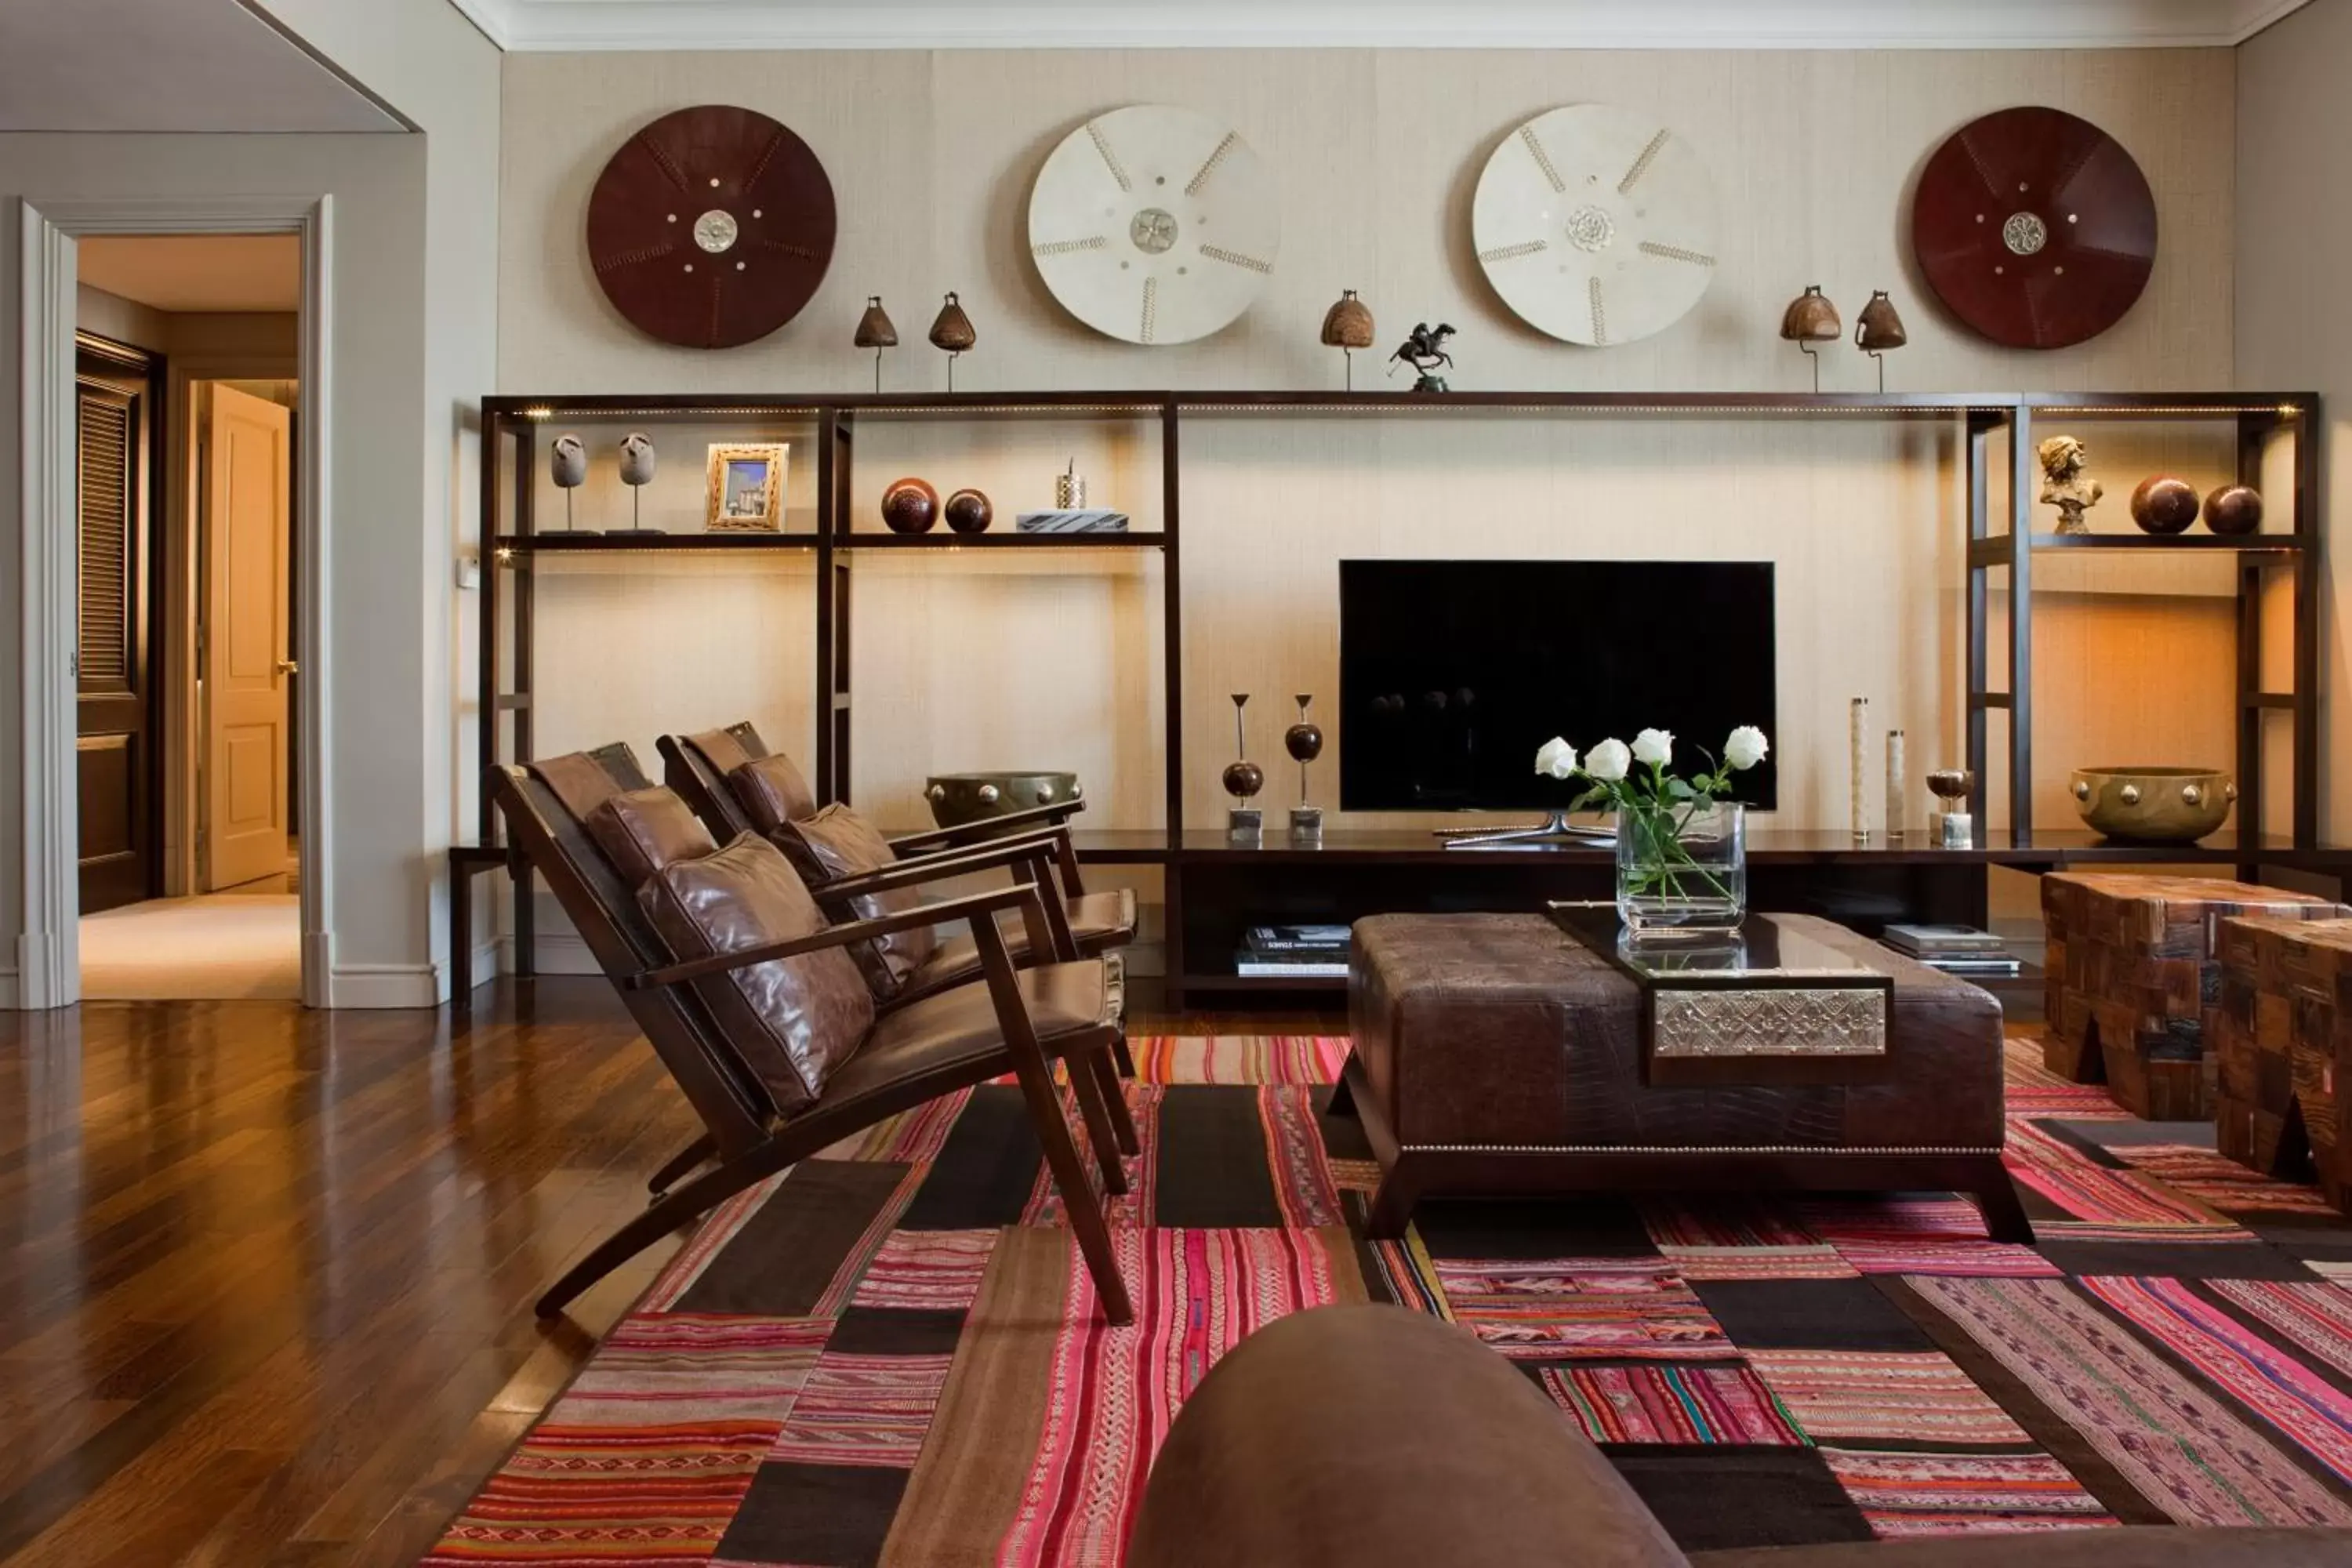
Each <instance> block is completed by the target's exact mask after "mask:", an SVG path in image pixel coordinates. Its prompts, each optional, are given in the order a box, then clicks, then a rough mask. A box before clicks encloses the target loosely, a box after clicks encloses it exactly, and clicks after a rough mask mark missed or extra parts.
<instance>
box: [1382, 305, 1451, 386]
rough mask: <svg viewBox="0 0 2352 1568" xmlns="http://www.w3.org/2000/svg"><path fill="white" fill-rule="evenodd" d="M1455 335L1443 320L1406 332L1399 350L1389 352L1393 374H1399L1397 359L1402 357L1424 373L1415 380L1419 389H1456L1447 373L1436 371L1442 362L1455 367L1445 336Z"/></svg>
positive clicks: (1390, 369) (1425, 322) (1449, 368)
mask: <svg viewBox="0 0 2352 1568" xmlns="http://www.w3.org/2000/svg"><path fill="white" fill-rule="evenodd" d="M1453 335H1454V329H1453V328H1452V327H1450V326H1448V325H1446V324H1445V323H1444V322H1443V321H1440V322H1439V323H1438V324H1437V325H1435V326H1431V325H1430V324H1429V323H1428V322H1427V321H1423V322H1421V323H1419V324H1418V325H1416V326H1415V327H1414V328H1413V329H1412V331H1411V332H1409V333H1407V334H1406V336H1405V340H1404V342H1403V343H1402V345H1400V346H1399V347H1398V349H1397V352H1396V353H1392V354H1391V355H1389V374H1391V375H1393V374H1396V366H1397V363H1398V362H1399V361H1400V360H1402V362H1403V363H1406V364H1409V365H1411V366H1412V368H1413V369H1414V370H1416V371H1418V372H1419V373H1420V377H1419V379H1418V380H1416V381H1415V382H1414V383H1413V384H1412V389H1413V390H1414V391H1415V392H1446V391H1450V390H1452V389H1451V388H1449V387H1448V386H1447V385H1446V384H1445V380H1444V377H1443V376H1439V375H1436V374H1433V372H1434V371H1435V370H1436V368H1437V367H1438V366H1439V365H1444V366H1445V368H1446V369H1448V370H1451V369H1453V368H1454V356H1453V355H1452V354H1449V353H1446V352H1445V340H1446V339H1448V338H1450V337H1452V336H1453Z"/></svg>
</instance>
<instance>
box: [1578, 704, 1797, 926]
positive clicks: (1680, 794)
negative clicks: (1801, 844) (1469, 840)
mask: <svg viewBox="0 0 2352 1568" xmlns="http://www.w3.org/2000/svg"><path fill="white" fill-rule="evenodd" d="M1674 749H1675V737H1674V736H1673V735H1672V734H1671V733H1669V732H1668V731H1664V730H1644V731H1642V732H1641V733H1640V734H1638V735H1636V736H1634V737H1633V744H1632V745H1631V746H1628V745H1627V744H1626V743H1625V742H1622V741H1619V740H1615V739H1611V740H1606V741H1602V742H1599V743H1598V744H1596V745H1595V746H1594V747H1593V748H1592V749H1591V751H1589V752H1586V753H1585V754H1584V755H1583V756H1582V757H1581V758H1579V757H1578V756H1577V754H1576V749H1575V748H1574V747H1572V746H1570V744H1569V743H1568V742H1566V741H1565V740H1562V739H1560V738H1559V737H1557V736H1555V737H1553V738H1552V739H1551V740H1549V741H1547V742H1544V744H1543V748H1542V749H1541V750H1540V751H1538V752H1536V772H1537V773H1541V774H1543V775H1544V776H1546V777H1547V778H1554V779H1559V780H1561V781H1563V782H1574V781H1578V780H1581V781H1583V783H1584V784H1585V785H1586V787H1585V789H1584V790H1583V792H1582V793H1581V794H1580V795H1578V796H1577V798H1576V800H1575V803H1574V804H1573V805H1571V806H1570V809H1571V810H1575V811H1589V810H1591V809H1594V808H1596V807H1601V806H1606V807H1609V808H1611V809H1612V810H1613V811H1614V812H1615V813H1616V816H1617V907H1618V912H1619V914H1620V915H1621V916H1622V918H1623V920H1624V921H1625V923H1626V925H1627V926H1628V927H1629V928H1631V929H1632V930H1633V931H1634V932H1635V933H1637V934H1639V933H1641V932H1643V931H1654V930H1670V931H1721V930H1729V929H1731V928H1734V927H1736V926H1738V923H1739V921H1740V918H1741V917H1742V916H1743V915H1744V914H1745V913H1746V912H1747V908H1748V854H1747V828H1746V819H1745V815H1744V808H1742V807H1741V806H1740V805H1738V803H1736V802H1731V801H1727V799H1726V798H1725V797H1726V796H1727V795H1730V793H1731V786H1732V775H1733V774H1735V773H1745V772H1747V771H1748V769H1750V768H1752V767H1754V766H1755V765H1756V764H1757V763H1760V762H1762V761H1763V760H1764V759H1765V757H1766V756H1768V755H1769V754H1770V752H1771V743H1770V742H1769V741H1767V740H1766V739H1765V737H1764V731H1761V730H1759V729H1758V728H1756V727H1755V726H1754V725H1752V724H1742V725H1741V726H1739V728H1738V729H1736V730H1734V731H1732V732H1731V735H1730V737H1729V739H1727V740H1726V741H1725V742H1724V743H1723V758H1722V760H1721V761H1720V762H1717V760H1716V759H1715V758H1713V757H1711V756H1710V757H1706V762H1707V768H1706V771H1705V772H1703V773H1694V774H1691V775H1689V776H1687V777H1685V776H1682V775H1678V774H1675V773H1668V772H1667V771H1666V770H1667V768H1668V767H1669V766H1670V765H1672V763H1673V762H1674ZM1700 754H1701V755H1702V756H1706V752H1704V751H1702V752H1700Z"/></svg>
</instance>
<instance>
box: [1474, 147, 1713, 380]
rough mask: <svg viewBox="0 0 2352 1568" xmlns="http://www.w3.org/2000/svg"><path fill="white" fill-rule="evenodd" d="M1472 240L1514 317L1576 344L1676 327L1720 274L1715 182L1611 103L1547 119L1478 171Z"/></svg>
mask: <svg viewBox="0 0 2352 1568" xmlns="http://www.w3.org/2000/svg"><path fill="white" fill-rule="evenodd" d="M1470 232H1471V242H1472V245H1473V247H1475V249H1476V251H1477V253H1478V265H1479V266H1480V267H1482V268H1485V269H1486V280H1487V281H1488V282H1490V283H1492V284H1493V285H1494V286H1495V292H1496V293H1497V294H1500V295H1501V296H1502V297H1503V302H1504V303H1505V304H1507V305H1508V306H1510V308H1511V310H1512V311H1513V312H1514V313H1515V314H1517V316H1518V317H1519V319H1520V320H1522V321H1526V322H1527V323H1528V325H1529V326H1531V327H1534V328H1536V329H1537V330H1538V331H1543V332H1548V333H1549V334H1550V335H1551V336H1553V337H1555V338H1561V339H1565V340H1566V341H1567V342H1572V343H1589V344H1591V345H1593V346H1595V347H1605V346H1607V345H1610V344H1612V343H1626V342H1633V340H1634V339H1636V338H1646V337H1648V336H1649V335H1650V334H1651V333H1653V332H1656V331H1664V329H1665V328H1667V327H1669V326H1672V325H1673V324H1674V323H1675V321H1680V320H1681V319H1682V318H1683V316H1685V314H1687V313H1688V312H1689V310H1690V309H1691V307H1692V306H1694V305H1696V304H1697V303H1698V302H1699V298H1700V296H1702V295H1704V294H1705V293H1706V286H1707V284H1708V283H1710V282H1712V281H1713V280H1714V279H1715V242H1716V205H1715V181H1714V180H1713V179H1712V178H1710V177H1709V176H1708V174H1707V172H1706V165H1705V164H1704V163H1700V162H1699V160H1698V154H1697V153H1696V152H1695V151H1693V150H1692V148H1691V145H1690V143H1689V142H1685V141H1684V140H1683V139H1682V138H1681V137H1679V136H1676V135H1675V133H1674V132H1672V131H1670V130H1668V129H1667V128H1666V127H1664V126H1663V125H1660V124H1659V123H1658V122H1657V121H1654V120H1653V119H1651V118H1649V117H1648V116H1646V115H1643V114H1639V113H1636V112H1635V111H1633V110H1630V109H1620V108H1617V107H1615V106H1614V105H1612V104H1606V103H1581V104H1577V105H1574V106H1573V107H1570V108H1567V109H1555V110H1551V111H1549V113H1545V114H1539V115H1538V116H1536V117H1535V118H1534V119H1533V120H1530V121H1528V122H1527V123H1526V124H1525V125H1522V126H1520V127H1519V128H1518V129H1517V131H1515V132H1512V133H1511V134H1510V135H1508V136H1507V137H1505V138H1504V139H1503V144H1502V145H1501V146H1499V147H1497V148H1496V149H1495V153H1494V155H1493V156H1492V157H1490V158H1488V159H1487V160H1486V170H1485V171H1484V172H1483V173H1482V174H1479V176H1478V194H1477V195H1476V196H1475V198H1474V199H1473V200H1472V202H1471V206H1470Z"/></svg>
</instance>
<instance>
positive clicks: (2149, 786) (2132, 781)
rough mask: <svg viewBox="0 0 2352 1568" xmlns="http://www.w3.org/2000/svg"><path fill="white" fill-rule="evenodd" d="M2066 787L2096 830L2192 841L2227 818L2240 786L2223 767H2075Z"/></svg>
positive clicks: (2141, 837)
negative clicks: (2222, 769)
mask: <svg viewBox="0 0 2352 1568" xmlns="http://www.w3.org/2000/svg"><path fill="white" fill-rule="evenodd" d="M2067 791H2068V793H2069V794H2071V795H2073V796H2074V809H2075V810H2076V811H2077V812H2079V813H2081V814H2082V817H2083V820H2084V822H2085V823H2087V824H2089V825H2090V826H2091V828H2092V830H2093V831H2095V832H2097V833H2104V834H2105V835H2106V836H2107V837H2110V838H2130V839H2137V840H2139V841H2141V842H2143V843H2148V844H2189V843H2193V842H2194V841H2196V840H2197V839H2200V838H2202V837H2205V836H2206V835H2207V834H2209V833H2211V832H2213V831H2214V830H2215V829H2216V828H2218V827H2220V826H2221V824H2222V823H2224V822H2226V821H2228V820H2229V816H2230V807H2231V805H2234V804H2235V803H2236V801H2237V798H2238V786H2237V784H2235V783H2234V782H2233V781H2232V780H2231V777H2230V775H2229V774H2228V773H2224V772H2223V771H2221V769H2219V768H2161V767H2158V768H2077V769H2075V770H2074V777H2073V779H2072V780H2071V781H2070V782H2069V784H2068V785H2067Z"/></svg>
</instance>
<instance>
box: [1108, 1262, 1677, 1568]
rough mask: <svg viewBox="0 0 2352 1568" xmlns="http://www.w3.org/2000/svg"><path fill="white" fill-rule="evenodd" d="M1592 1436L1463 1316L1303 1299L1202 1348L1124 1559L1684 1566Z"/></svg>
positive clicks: (1212, 1563)
mask: <svg viewBox="0 0 2352 1568" xmlns="http://www.w3.org/2000/svg"><path fill="white" fill-rule="evenodd" d="M1684 1561H1685V1560H1684V1557H1683V1554H1682V1552H1679V1551H1678V1550H1676V1549H1675V1544H1674V1542H1672V1541H1670V1540H1668V1539H1667V1536H1666V1532H1665V1531H1664V1530H1663V1529H1661V1528H1660V1527H1659V1525H1658V1522H1657V1521H1656V1520H1654V1519H1653V1518H1652V1517H1651V1516H1650V1512H1649V1510H1647V1509H1646V1508H1644V1507H1643V1506H1642V1501H1641V1500H1640V1499H1639V1498H1637V1497H1635V1496H1634V1495H1633V1488H1632V1487H1630V1486H1628V1485H1627V1484H1626V1483H1625V1481H1624V1479H1622V1477H1620V1476H1619V1475H1618V1474H1617V1472H1616V1470H1614V1469H1613V1468H1611V1466H1610V1464H1609V1461H1608V1460H1607V1459H1605V1458H1601V1451H1600V1450H1599V1449H1598V1448H1595V1447H1593V1446H1592V1445H1591V1444H1590V1443H1588V1442H1586V1441H1585V1440H1584V1436H1583V1435H1582V1434H1581V1433H1580V1432H1578V1431H1577V1430H1576V1429H1575V1427H1574V1426H1572V1425H1570V1422H1569V1420H1568V1418H1567V1416H1566V1415H1564V1414H1562V1412H1561V1411H1560V1410H1559V1407H1558V1406H1557V1405H1553V1404H1552V1402H1551V1401H1550V1400H1549V1399H1547V1398H1545V1397H1544V1396H1543V1394H1540V1393H1538V1391H1537V1389H1536V1386H1535V1384H1533V1383H1531V1382H1529V1381H1528V1378H1527V1377H1526V1376H1524V1375H1523V1374H1522V1373H1519V1371H1518V1370H1517V1368H1515V1367H1514V1366H1512V1364H1511V1363H1509V1362H1507V1361H1506V1360H1504V1359H1503V1358H1502V1357H1501V1356H1499V1355H1496V1353H1495V1352H1493V1351H1490V1350H1488V1349H1486V1347H1485V1346H1483V1345H1481V1344H1479V1343H1478V1342H1477V1341H1476V1340H1475V1339H1473V1338H1471V1337H1470V1335H1469V1333H1468V1331H1465V1330H1462V1329H1458V1328H1455V1327H1454V1325H1452V1324H1450V1323H1445V1322H1442V1321H1438V1320H1437V1319H1435V1318H1429V1317H1424V1316H1423V1315H1422V1314H1420V1313H1418V1312H1408V1311H1406V1310H1403V1309H1402V1308H1398V1307H1318V1308H1317V1309H1315V1310H1312V1311H1307V1312H1300V1313H1297V1314H1296V1315H1294V1316H1291V1317H1288V1318H1285V1319H1283V1320H1282V1321H1279V1322H1276V1323H1273V1324H1271V1325H1269V1326H1267V1327H1266V1328H1264V1329H1261V1330H1259V1331H1257V1332H1256V1333H1255V1334H1252V1335H1251V1336H1250V1337H1249V1338H1247V1339H1245V1340H1244V1341H1243V1342H1241V1343H1240V1344H1239V1345H1238V1346H1236V1347H1235V1348H1234V1350H1233V1351H1232V1352H1230V1353H1229V1354H1227V1355H1226V1357H1225V1359H1224V1360H1223V1361H1222V1362H1220V1363H1217V1365H1216V1367H1215V1368H1214V1369H1213V1370H1212V1371H1211V1372H1210V1373H1209V1375H1208V1377H1207V1378H1206V1379H1205V1380H1203V1381H1202V1384H1201V1386H1200V1387H1199V1388H1198V1389H1197V1390H1195V1391H1194V1393H1193V1394H1192V1398H1191V1399H1190V1400H1188V1401H1187V1402H1186V1403H1185V1405H1184V1408H1183V1410H1182V1411H1181V1413H1180V1414H1179V1415H1177V1417H1176V1424H1175V1426H1173V1427H1172V1428H1171V1430H1170V1432H1169V1434H1168V1440H1167V1442H1166V1443H1165V1444H1164V1445H1163V1446H1162V1447H1160V1456H1159V1458H1157V1459H1155V1460H1154V1461H1153V1462H1152V1467H1151V1479H1150V1484H1149V1485H1148V1486H1147V1487H1146V1488H1145V1489H1144V1494H1143V1506H1142V1509H1141V1510H1140V1511H1139V1513H1138V1515H1137V1517H1136V1521H1135V1533H1134V1535H1133V1537H1132V1538H1131V1540H1130V1542H1129V1549H1128V1556H1127V1568H1180V1565H1181V1568H1244V1565H1247V1568H1255V1565H1256V1564H1260V1563H1265V1564H1269V1565H1270V1564H1275V1563H1280V1564H1283V1568H1391V1565H1393V1568H1429V1565H1430V1564H1433V1563H1479V1564H1488V1563H1492V1564H1496V1565H1498V1568H1499V1565H1501V1564H1506V1563H1509V1564H1532V1563H1562V1564H1566V1563H1578V1564H1590V1565H1592V1568H1601V1565H1602V1564H1606V1565H1607V1568H1682V1564H1683V1563H1684Z"/></svg>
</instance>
